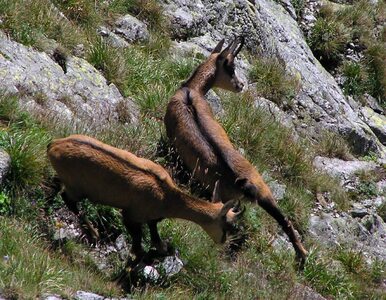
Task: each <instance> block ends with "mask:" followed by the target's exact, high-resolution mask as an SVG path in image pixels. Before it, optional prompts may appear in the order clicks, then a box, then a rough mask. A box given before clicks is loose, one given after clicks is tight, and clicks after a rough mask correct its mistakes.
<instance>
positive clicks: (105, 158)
mask: <svg viewBox="0 0 386 300" xmlns="http://www.w3.org/2000/svg"><path fill="white" fill-rule="evenodd" d="M47 155H48V158H49V160H50V162H51V164H52V166H53V168H54V169H55V171H56V172H57V175H58V177H59V179H60V181H61V182H62V183H63V185H64V192H63V193H62V197H63V200H64V201H65V202H66V204H67V206H68V207H69V208H70V209H72V210H73V209H74V207H76V203H77V202H79V201H80V200H82V199H84V198H88V199H89V200H90V201H91V202H93V203H99V204H104V205H109V206H112V207H115V208H118V209H121V210H122V217H123V223H124V225H125V226H126V228H127V231H128V232H129V234H130V235H131V237H132V240H133V244H132V252H133V253H134V255H135V256H136V257H137V259H139V258H140V257H142V256H143V255H144V254H145V253H144V250H143V248H142V245H141V240H142V228H141V227H142V224H143V223H147V224H148V227H149V229H150V236H151V242H152V245H153V246H155V248H156V249H157V251H158V252H159V253H161V254H165V252H166V251H167V250H166V249H167V245H166V243H164V242H163V241H162V240H161V238H160V236H159V234H158V230H157V222H158V221H160V220H161V219H163V218H181V219H186V220H189V221H193V222H195V223H197V224H198V225H200V226H201V227H202V228H203V229H204V230H205V231H206V232H207V234H208V235H209V236H210V237H211V238H212V239H213V240H214V241H215V242H217V243H223V242H225V240H226V236H227V234H230V233H234V232H235V222H236V221H237V219H238V218H239V216H240V215H241V214H242V210H239V204H240V203H238V204H237V203H235V201H228V202H226V203H225V204H223V203H222V202H221V201H219V199H218V198H217V196H218V194H217V189H216V190H215V192H214V194H213V198H214V200H215V201H216V202H214V203H212V202H208V201H204V200H200V199H196V198H194V197H192V196H190V195H188V194H186V193H184V192H182V191H181V190H180V189H178V188H177V186H176V185H175V183H174V182H173V180H172V179H171V177H170V176H169V174H168V173H167V172H166V170H165V169H164V168H162V167H161V166H160V165H158V164H155V163H153V162H152V161H150V160H147V159H144V158H140V157H137V156H135V155H134V154H132V153H130V152H128V151H124V150H121V149H117V148H114V147H112V146H109V145H106V144H104V143H102V142H100V141H98V140H96V139H94V138H91V137H88V136H84V135H71V136H69V137H67V138H62V139H57V140H54V141H53V142H51V143H50V144H49V145H48V147H47Z"/></svg>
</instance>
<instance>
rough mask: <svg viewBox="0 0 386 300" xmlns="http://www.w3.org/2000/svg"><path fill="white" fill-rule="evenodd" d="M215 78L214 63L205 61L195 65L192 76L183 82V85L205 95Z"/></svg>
mask: <svg viewBox="0 0 386 300" xmlns="http://www.w3.org/2000/svg"><path fill="white" fill-rule="evenodd" d="M215 79H216V64H215V63H212V62H211V61H206V62H204V63H202V64H201V65H200V66H198V67H197V69H196V70H195V71H194V73H193V74H192V76H190V78H189V79H188V80H187V81H186V82H185V83H184V84H183V87H187V88H189V89H190V90H195V91H196V92H198V93H199V94H201V95H205V94H206V93H207V92H208V91H209V90H210V89H211V88H212V87H213V85H214V82H215Z"/></svg>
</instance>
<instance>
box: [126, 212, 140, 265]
mask: <svg viewBox="0 0 386 300" xmlns="http://www.w3.org/2000/svg"><path fill="white" fill-rule="evenodd" d="M122 217H123V224H124V225H125V227H126V229H127V232H128V233H129V234H130V236H131V238H132V240H133V245H132V246H131V251H132V252H133V254H134V255H135V261H139V260H141V258H142V257H144V256H145V254H146V252H145V250H143V248H142V224H141V223H137V222H132V221H130V219H129V218H128V217H127V212H126V211H122ZM128 263H129V261H128Z"/></svg>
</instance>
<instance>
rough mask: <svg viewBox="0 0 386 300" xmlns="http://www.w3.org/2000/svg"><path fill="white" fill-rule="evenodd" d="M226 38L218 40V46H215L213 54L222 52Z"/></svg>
mask: <svg viewBox="0 0 386 300" xmlns="http://www.w3.org/2000/svg"><path fill="white" fill-rule="evenodd" d="M224 41H225V40H224V39H222V40H221V41H219V42H218V44H217V46H216V47H214V49H213V51H212V54H215V53H220V52H221V49H222V46H223V45H224Z"/></svg>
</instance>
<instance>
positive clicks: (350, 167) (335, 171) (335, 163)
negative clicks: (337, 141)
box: [313, 156, 378, 185]
mask: <svg viewBox="0 0 386 300" xmlns="http://www.w3.org/2000/svg"><path fill="white" fill-rule="evenodd" d="M313 164H314V166H315V168H317V169H319V170H322V171H324V172H326V173H327V174H328V175H330V176H333V177H336V178H339V179H340V181H341V183H342V184H343V185H346V184H347V183H350V182H352V181H353V180H355V178H356V173H358V172H369V171H375V170H377V168H378V164H376V163H375V162H371V161H360V160H353V161H345V160H341V159H338V158H329V157H321V156H316V157H315V159H314V162H313Z"/></svg>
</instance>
